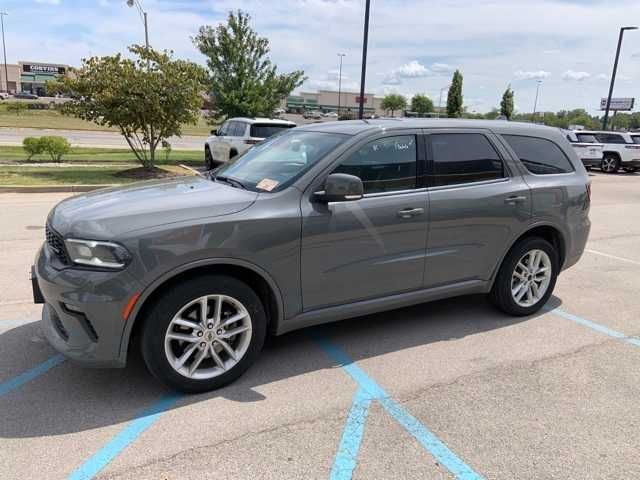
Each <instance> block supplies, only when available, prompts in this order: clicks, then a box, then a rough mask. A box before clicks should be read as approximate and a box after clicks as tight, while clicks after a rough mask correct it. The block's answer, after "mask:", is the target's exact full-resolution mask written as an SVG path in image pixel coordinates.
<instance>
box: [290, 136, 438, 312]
mask: <svg viewBox="0 0 640 480" xmlns="http://www.w3.org/2000/svg"><path fill="white" fill-rule="evenodd" d="M419 133H420V132H419V130H410V131H402V132H400V133H398V132H394V133H387V134H384V135H381V136H379V137H378V138H375V139H371V140H368V141H365V142H364V143H362V142H361V143H360V144H359V145H356V146H354V147H353V148H351V149H350V150H349V151H347V152H346V153H345V154H344V155H342V156H341V158H340V159H339V160H338V162H337V164H334V166H333V168H332V169H329V170H327V171H326V172H325V174H324V178H326V176H327V175H328V174H329V173H347V174H351V175H356V176H358V177H360V179H361V180H362V181H363V184H364V197H363V198H362V199H360V200H357V201H345V202H332V203H329V204H321V203H314V202H313V201H312V200H311V198H310V196H306V195H305V196H303V197H302V204H301V210H302V252H301V255H302V256H301V284H302V298H303V307H304V309H305V310H307V311H308V310H311V309H315V308H321V307H325V306H330V305H339V304H346V303H350V302H354V301H358V300H364V299H368V298H374V297H380V296H385V295H390V294H394V293H399V292H403V291H409V290H416V289H419V288H421V285H422V277H423V274H424V255H425V248H426V236H427V213H428V212H427V208H428V205H427V203H428V198H427V191H426V188H424V184H423V182H424V176H423V172H424V148H423V144H422V142H419V141H418V139H419ZM419 159H420V160H419ZM322 181H323V179H322V178H320V183H318V184H317V185H315V187H313V185H312V189H313V191H316V190H320V189H321V188H322ZM316 187H317V188H316Z"/></svg>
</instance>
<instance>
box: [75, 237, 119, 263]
mask: <svg viewBox="0 0 640 480" xmlns="http://www.w3.org/2000/svg"><path fill="white" fill-rule="evenodd" d="M64 243H65V246H66V247H67V253H68V254H69V258H70V259H71V261H72V262H73V263H75V264H77V265H86V266H89V267H98V268H123V267H124V266H126V265H127V263H128V262H129V259H130V258H131V255H130V254H129V252H128V251H127V250H126V249H125V248H124V247H123V246H122V245H118V244H117V243H110V242H98V241H94V240H77V239H75V238H69V239H67V240H65V241H64Z"/></svg>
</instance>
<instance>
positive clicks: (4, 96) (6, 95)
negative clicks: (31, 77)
mask: <svg viewBox="0 0 640 480" xmlns="http://www.w3.org/2000/svg"><path fill="white" fill-rule="evenodd" d="M8 98H11V94H9V93H8V92H0V100H7V99H8Z"/></svg>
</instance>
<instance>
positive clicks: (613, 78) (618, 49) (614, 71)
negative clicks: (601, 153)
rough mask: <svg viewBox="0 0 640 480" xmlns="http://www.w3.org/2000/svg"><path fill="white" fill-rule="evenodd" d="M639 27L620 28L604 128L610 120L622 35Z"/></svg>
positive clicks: (605, 110)
mask: <svg viewBox="0 0 640 480" xmlns="http://www.w3.org/2000/svg"><path fill="white" fill-rule="evenodd" d="M637 29H638V27H622V28H621V29H620V36H619V37H618V48H617V50H616V59H615V60H614V62H613V73H612V74H611V85H609V96H608V97H607V106H606V107H605V109H604V119H603V120H602V129H603V130H606V129H607V123H608V121H609V108H610V107H611V97H612V96H613V86H614V85H615V83H616V72H617V71H618V60H619V59H620V49H621V47H622V37H623V36H624V32H625V30H637Z"/></svg>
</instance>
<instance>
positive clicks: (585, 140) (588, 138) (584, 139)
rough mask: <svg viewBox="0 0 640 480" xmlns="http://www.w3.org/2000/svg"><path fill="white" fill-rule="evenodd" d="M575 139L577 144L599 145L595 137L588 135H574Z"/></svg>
mask: <svg viewBox="0 0 640 480" xmlns="http://www.w3.org/2000/svg"><path fill="white" fill-rule="evenodd" d="M576 137H577V138H578V142H581V143H600V142H598V139H597V138H596V137H595V135H591V134H590V133H576Z"/></svg>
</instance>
